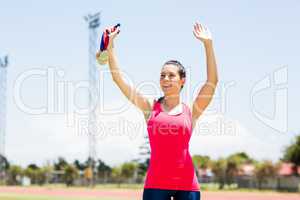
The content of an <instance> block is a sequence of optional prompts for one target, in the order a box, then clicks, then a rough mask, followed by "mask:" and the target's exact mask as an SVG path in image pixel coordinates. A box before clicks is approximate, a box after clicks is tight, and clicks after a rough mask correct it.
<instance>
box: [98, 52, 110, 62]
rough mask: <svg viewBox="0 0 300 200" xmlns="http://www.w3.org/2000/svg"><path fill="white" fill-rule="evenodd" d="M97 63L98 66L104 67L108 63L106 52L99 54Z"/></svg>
mask: <svg viewBox="0 0 300 200" xmlns="http://www.w3.org/2000/svg"><path fill="white" fill-rule="evenodd" d="M97 61H98V63H99V64H100V65H106V64H107V63H108V53H107V51H106V50H104V51H101V52H100V55H99V57H98V58H97Z"/></svg>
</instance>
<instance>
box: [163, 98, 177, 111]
mask: <svg viewBox="0 0 300 200" xmlns="http://www.w3.org/2000/svg"><path fill="white" fill-rule="evenodd" d="M162 103H163V105H164V106H165V107H166V108H167V109H168V110H169V109H172V108H174V107H175V106H177V105H178V104H179V103H180V97H179V96H175V97H168V96H165V97H164V99H163V101H162Z"/></svg>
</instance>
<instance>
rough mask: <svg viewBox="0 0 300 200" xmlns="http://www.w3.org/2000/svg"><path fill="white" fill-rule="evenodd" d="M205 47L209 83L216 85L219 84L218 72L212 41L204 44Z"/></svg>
mask: <svg viewBox="0 0 300 200" xmlns="http://www.w3.org/2000/svg"><path fill="white" fill-rule="evenodd" d="M204 47H205V53H206V65H207V82H209V83H210V84H213V85H216V84H217V82H218V72H217V64H216V58H215V54H214V49H213V44H212V41H211V40H209V41H207V42H204Z"/></svg>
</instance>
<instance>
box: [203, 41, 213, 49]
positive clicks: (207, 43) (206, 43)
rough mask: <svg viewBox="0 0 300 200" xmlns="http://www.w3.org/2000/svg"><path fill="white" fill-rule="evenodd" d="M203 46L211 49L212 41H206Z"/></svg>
mask: <svg viewBox="0 0 300 200" xmlns="http://www.w3.org/2000/svg"><path fill="white" fill-rule="evenodd" d="M203 44H204V46H205V47H211V46H212V40H204V41H203Z"/></svg>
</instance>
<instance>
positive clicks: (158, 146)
mask: <svg viewBox="0 0 300 200" xmlns="http://www.w3.org/2000/svg"><path fill="white" fill-rule="evenodd" d="M119 32H120V31H119V28H117V29H115V30H114V31H112V32H111V33H110V35H109V44H108V47H107V54H108V64H109V68H110V72H111V75H112V78H113V81H114V82H115V83H116V84H117V86H118V87H119V88H120V90H121V91H122V93H123V94H124V95H125V96H126V97H127V98H128V99H129V101H131V102H132V103H133V104H134V105H135V106H137V107H138V108H139V109H140V110H141V111H142V112H143V114H144V117H145V120H146V123H147V131H148V136H149V141H150V147H151V157H150V165H149V168H148V170H147V175H146V180H145V184H144V191H143V200H170V199H171V197H173V199H174V200H187V199H189V200H200V188H199V183H198V180H197V176H196V173H195V170H194V167H193V162H192V158H191V155H190V153H189V140H190V137H191V135H192V130H193V128H194V127H195V125H196V122H197V120H198V119H199V117H200V116H201V114H202V113H203V111H204V110H205V108H206V107H207V106H208V104H209V103H210V101H211V99H212V97H213V94H214V92H215V88H216V85H217V82H218V75H217V65H216V60H215V55H214V50H213V42H212V38H211V35H210V32H209V30H208V29H207V28H206V27H205V26H203V25H201V24H199V23H195V25H194V30H193V34H194V36H195V38H196V39H197V40H199V41H200V42H202V43H203V45H204V47H205V53H206V63H207V79H206V82H205V83H204V85H203V86H202V87H201V89H200V91H199V93H198V94H197V97H196V99H195V100H194V102H193V104H192V108H191V109H190V108H189V107H188V106H187V105H186V104H185V103H182V102H181V99H180V91H181V89H182V88H183V86H184V84H185V80H186V72H185V68H184V67H183V65H182V64H181V63H180V62H178V61H176V60H169V61H167V62H166V63H164V64H163V66H162V69H161V72H160V87H161V89H162V91H163V94H164V95H163V97H161V98H159V99H156V100H154V101H151V100H150V99H147V98H146V97H144V96H143V95H141V94H140V93H138V92H137V91H136V90H135V88H133V87H131V86H130V85H128V84H127V83H126V82H125V81H124V79H123V77H122V75H121V72H120V70H119V66H118V63H117V59H116V55H115V53H114V48H113V41H114V39H115V38H116V36H117V35H118V33H119ZM96 56H99V52H98V53H97V55H96ZM191 110H192V111H191Z"/></svg>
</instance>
